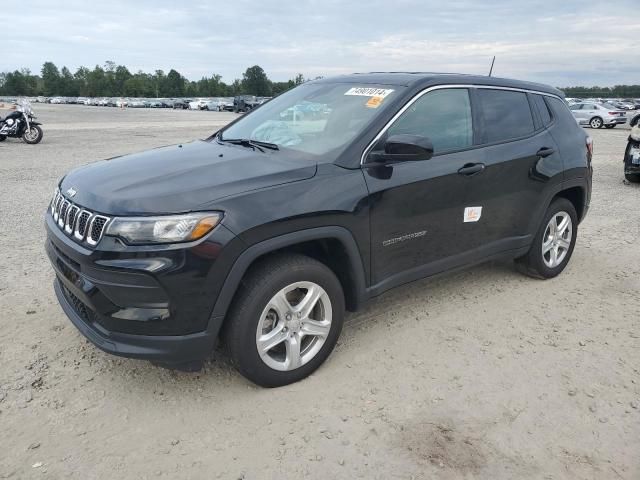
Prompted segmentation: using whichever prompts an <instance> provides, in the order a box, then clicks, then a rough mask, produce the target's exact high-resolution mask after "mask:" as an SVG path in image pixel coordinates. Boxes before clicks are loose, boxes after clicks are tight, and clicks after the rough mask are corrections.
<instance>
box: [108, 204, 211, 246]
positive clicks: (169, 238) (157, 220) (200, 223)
mask: <svg viewBox="0 0 640 480" xmlns="http://www.w3.org/2000/svg"><path fill="white" fill-rule="evenodd" d="M221 219H222V214H221V213H212V212H203V213H188V214H185V215H166V216H165V215H163V216H159V217H117V218H114V219H113V220H112V221H111V222H110V223H109V226H108V227H107V232H106V235H110V236H113V237H120V238H122V239H123V240H124V241H126V242H127V243H129V244H132V245H144V244H149V243H173V242H189V241H193V240H198V239H199V238H202V237H204V236H205V235H206V234H207V233H209V232H210V231H211V230H212V229H213V227H215V226H216V225H217V224H218V223H219V222H220V220H221Z"/></svg>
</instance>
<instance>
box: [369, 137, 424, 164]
mask: <svg viewBox="0 0 640 480" xmlns="http://www.w3.org/2000/svg"><path fill="white" fill-rule="evenodd" d="M431 157H433V143H431V140H430V139H429V138H427V137H422V136H420V135H407V134H399V135H391V136H390V137H389V138H387V140H386V141H385V142H384V151H379V150H374V151H373V152H371V153H369V156H368V159H369V161H370V162H375V163H397V162H409V161H416V160H429V159H430V158H431Z"/></svg>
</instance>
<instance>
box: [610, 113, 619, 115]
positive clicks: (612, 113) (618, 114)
mask: <svg viewBox="0 0 640 480" xmlns="http://www.w3.org/2000/svg"><path fill="white" fill-rule="evenodd" d="M619 114H620V112H609V115H619Z"/></svg>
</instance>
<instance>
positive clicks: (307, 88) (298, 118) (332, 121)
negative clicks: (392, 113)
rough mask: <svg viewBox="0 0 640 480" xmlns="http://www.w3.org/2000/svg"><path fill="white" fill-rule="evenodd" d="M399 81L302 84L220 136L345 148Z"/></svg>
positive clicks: (305, 148)
mask: <svg viewBox="0 0 640 480" xmlns="http://www.w3.org/2000/svg"><path fill="white" fill-rule="evenodd" d="M398 88H399V87H397V86H389V85H384V86H381V85H364V86H362V85H357V84H355V85H354V84H346V83H331V84H328V83H316V84H314V83H311V84H306V85H301V86H299V87H297V88H294V89H293V90H290V91H288V92H286V93H284V94H282V95H280V96H279V97H276V98H274V99H273V100H271V101H269V102H268V103H265V104H264V105H263V106H261V107H260V108H259V109H258V110H256V111H254V112H252V113H251V114H249V115H247V116H246V117H244V118H242V119H241V120H239V121H238V122H236V123H234V124H233V125H231V126H230V127H229V128H227V129H226V130H224V131H223V132H222V134H221V135H220V136H219V137H218V138H219V139H220V140H222V141H225V140H238V139H244V140H254V141H260V142H268V143H272V144H275V145H277V146H278V147H285V148H289V149H292V150H297V151H301V152H304V153H310V154H314V155H322V154H324V153H327V152H330V151H332V150H336V149H340V148H344V147H345V146H346V145H347V144H348V143H349V142H350V141H351V140H353V139H354V138H355V137H356V136H357V135H358V134H359V133H361V132H362V131H363V130H364V129H365V128H366V126H367V125H368V124H369V123H370V122H371V120H372V119H373V118H374V117H375V116H376V115H379V114H380V112H381V111H383V110H384V108H385V106H386V105H388V104H389V103H390V99H391V98H392V97H393V96H394V95H395V94H397V90H398Z"/></svg>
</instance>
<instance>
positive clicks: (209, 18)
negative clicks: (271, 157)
mask: <svg viewBox="0 0 640 480" xmlns="http://www.w3.org/2000/svg"><path fill="white" fill-rule="evenodd" d="M634 7H635V8H634ZM638 7H640V0H616V1H615V2H612V1H597V0H580V1H574V0H554V1H549V0H539V1H537V0H510V1H497V0H475V1H473V0H461V1H457V0H437V1H432V0H422V1H419V0H393V1H390V0H384V1H379V0H369V1H366V2H364V1H360V0H350V1H349V0H347V1H332V0H324V1H317V0H311V1H305V0H297V1H296V0H293V1H292V0H235V1H224V2H223V1H215V0H210V1H201V0H193V1H190V0H182V1H176V0H173V1H167V0H135V1H126V0H110V1H108V2H105V1H99V0H96V1H91V0H84V1H79V0H67V1H55V0H48V1H47V0H42V1H40V0H38V1H34V0H23V1H20V2H5V3H4V4H3V6H2V13H1V15H0V25H2V39H3V42H2V43H3V49H2V50H3V51H2V53H1V54H0V72H1V71H9V70H16V69H19V68H23V67H26V68H29V69H31V71H32V72H40V69H41V68H42V64H43V63H44V62H45V61H52V62H54V63H55V64H56V65H58V67H59V68H61V67H62V66H67V67H69V69H70V70H71V71H72V72H74V71H75V70H76V69H77V68H78V67H79V66H88V67H90V68H92V67H93V66H95V65H96V64H104V62H105V61H107V60H113V61H114V62H116V63H117V64H119V65H120V64H122V65H126V66H127V67H128V68H129V69H130V70H131V71H132V72H136V71H138V70H143V71H145V72H152V71H155V70H156V69H163V70H165V72H167V71H168V70H169V69H171V68H175V69H176V70H178V71H179V72H180V73H181V74H183V75H184V76H186V77H187V78H189V79H190V80H198V79H200V78H202V77H203V76H211V75H212V74H214V73H217V74H219V75H222V78H223V80H224V81H226V82H232V81H233V80H234V79H235V78H241V77H242V72H244V70H245V69H246V68H247V67H249V66H252V65H256V64H257V65H260V66H261V67H262V68H264V70H265V71H266V72H267V75H268V76H269V78H271V79H272V80H276V81H280V80H288V79H290V78H293V77H294V76H295V75H296V74H297V73H302V74H303V75H304V76H305V78H313V77H316V76H325V77H327V76H331V75H335V74H343V73H352V72H368V71H432V72H460V73H474V74H487V73H488V71H489V66H490V63H491V59H492V57H493V55H495V56H496V63H495V67H494V76H501V77H509V78H517V79H522V80H530V81H537V82H542V83H547V84H551V85H553V86H557V87H565V86H575V85H583V86H594V85H599V86H613V85H618V84H638V83H640V48H638V45H637V40H638V39H639V38H640V16H639V15H638V13H639V12H638V11H639V10H640V9H639V8H638ZM634 39H635V41H636V44H635V45H634V43H633V42H634Z"/></svg>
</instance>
